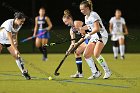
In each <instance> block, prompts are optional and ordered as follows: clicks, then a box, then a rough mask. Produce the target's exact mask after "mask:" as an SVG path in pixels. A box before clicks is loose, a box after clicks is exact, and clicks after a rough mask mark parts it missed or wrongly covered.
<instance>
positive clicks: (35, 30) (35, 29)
mask: <svg viewBox="0 0 140 93" xmlns="http://www.w3.org/2000/svg"><path fill="white" fill-rule="evenodd" d="M36 32H37V27H35V28H34V35H36Z"/></svg>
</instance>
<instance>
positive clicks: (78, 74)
mask: <svg viewBox="0 0 140 93" xmlns="http://www.w3.org/2000/svg"><path fill="white" fill-rule="evenodd" d="M70 77H71V78H83V77H84V76H83V74H80V73H76V74H74V75H71V76H70Z"/></svg>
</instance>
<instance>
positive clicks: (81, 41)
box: [54, 39, 85, 76]
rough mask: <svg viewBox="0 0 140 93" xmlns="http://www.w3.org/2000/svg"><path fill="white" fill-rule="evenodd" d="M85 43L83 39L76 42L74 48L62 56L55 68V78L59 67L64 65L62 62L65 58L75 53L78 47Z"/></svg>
mask: <svg viewBox="0 0 140 93" xmlns="http://www.w3.org/2000/svg"><path fill="white" fill-rule="evenodd" d="M84 41H85V39H82V40H80V42H78V43H77V44H76V45H75V46H73V47H72V48H71V49H70V50H69V51H68V52H67V53H66V54H65V56H64V58H63V59H62V60H61V62H60V63H59V65H58V67H57V68H56V70H55V72H54V75H55V76H59V75H60V73H58V70H59V69H60V67H61V66H62V64H63V63H64V61H65V60H66V58H67V57H68V55H69V54H70V53H71V52H73V51H75V50H76V49H77V48H78V46H79V45H81V44H82V43H83V42H84Z"/></svg>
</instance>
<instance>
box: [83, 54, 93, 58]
mask: <svg viewBox="0 0 140 93" xmlns="http://www.w3.org/2000/svg"><path fill="white" fill-rule="evenodd" d="M83 56H84V58H86V59H87V58H90V57H91V56H90V55H88V54H87V53H83Z"/></svg>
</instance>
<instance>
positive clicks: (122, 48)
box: [120, 45, 125, 56]
mask: <svg viewBox="0 0 140 93" xmlns="http://www.w3.org/2000/svg"><path fill="white" fill-rule="evenodd" d="M124 51H125V46H124V45H120V55H121V56H124Z"/></svg>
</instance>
